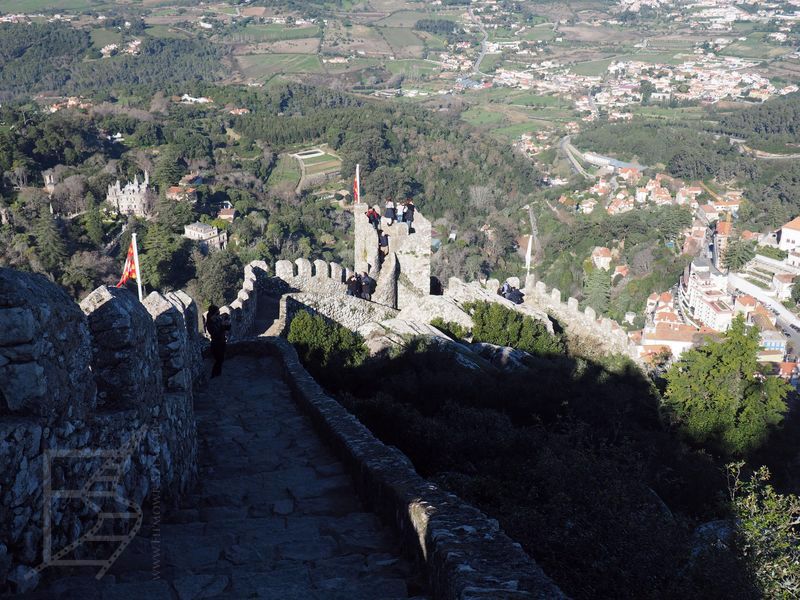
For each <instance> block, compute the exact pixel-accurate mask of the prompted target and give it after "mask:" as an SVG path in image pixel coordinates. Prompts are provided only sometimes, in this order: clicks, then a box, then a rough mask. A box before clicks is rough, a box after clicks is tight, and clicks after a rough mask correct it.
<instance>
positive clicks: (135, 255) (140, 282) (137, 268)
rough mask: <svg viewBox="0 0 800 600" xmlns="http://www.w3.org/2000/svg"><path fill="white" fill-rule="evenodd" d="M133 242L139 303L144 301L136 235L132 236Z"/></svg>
mask: <svg viewBox="0 0 800 600" xmlns="http://www.w3.org/2000/svg"><path fill="white" fill-rule="evenodd" d="M131 240H133V264H134V265H135V267H136V287H137V288H138V289H139V302H141V301H142V270H141V269H140V268H139V248H138V246H137V245H136V234H135V233H132V234H131Z"/></svg>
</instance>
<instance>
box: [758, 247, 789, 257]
mask: <svg viewBox="0 0 800 600" xmlns="http://www.w3.org/2000/svg"><path fill="white" fill-rule="evenodd" d="M756 254H760V255H761V256H766V257H767V258H774V259H775V260H784V259H785V258H786V257H787V256H789V253H788V252H787V251H786V250H781V249H780V248H773V247H772V246H756Z"/></svg>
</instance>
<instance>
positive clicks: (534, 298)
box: [525, 275, 641, 363]
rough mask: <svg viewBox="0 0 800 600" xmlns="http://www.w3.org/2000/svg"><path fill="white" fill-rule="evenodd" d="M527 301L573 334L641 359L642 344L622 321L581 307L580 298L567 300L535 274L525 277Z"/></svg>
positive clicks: (610, 351) (616, 351) (600, 345)
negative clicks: (630, 336) (637, 342)
mask: <svg viewBox="0 0 800 600" xmlns="http://www.w3.org/2000/svg"><path fill="white" fill-rule="evenodd" d="M525 304H528V305H531V306H535V307H537V308H540V309H542V310H545V311H547V312H549V313H550V314H552V315H553V317H555V318H556V319H558V321H559V323H560V324H561V325H562V326H563V327H564V328H565V329H566V331H567V333H568V334H569V335H571V336H574V337H575V338H577V339H581V338H589V339H590V340H591V341H592V342H594V344H596V345H597V347H599V348H600V349H601V350H602V351H603V352H605V353H608V354H623V355H625V356H627V357H629V358H630V359H631V360H633V361H634V362H636V363H640V362H641V359H640V358H639V351H638V347H637V346H636V344H634V343H633V342H632V341H631V340H630V338H629V337H628V334H627V333H626V332H625V330H624V329H623V328H622V327H620V325H619V323H617V322H616V321H613V320H611V319H608V318H605V317H602V318H598V317H597V313H596V312H595V310H594V309H593V308H592V307H590V306H587V307H586V308H585V309H584V310H581V309H580V303H579V302H578V300H577V299H576V298H568V299H567V301H566V302H564V301H563V300H562V299H561V291H560V290H558V289H556V288H553V289H551V290H548V289H547V286H546V285H545V283H544V282H543V281H536V277H535V276H534V275H529V276H528V277H527V279H526V281H525Z"/></svg>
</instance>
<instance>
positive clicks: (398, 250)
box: [353, 203, 432, 310]
mask: <svg viewBox="0 0 800 600" xmlns="http://www.w3.org/2000/svg"><path fill="white" fill-rule="evenodd" d="M366 210H367V205H366V204H363V203H361V204H356V205H354V206H353V213H354V222H355V269H356V271H358V272H362V271H367V272H368V273H369V274H370V275H371V276H372V277H374V278H376V279H378V277H379V275H378V273H379V270H380V269H379V268H378V266H377V264H378V235H377V233H376V231H375V228H374V227H372V225H370V224H369V220H368V219H367V216H366ZM381 229H382V230H383V231H384V232H385V233H386V234H388V236H389V254H390V255H392V254H393V255H394V256H395V257H396V259H397V265H396V268H397V278H396V282H397V306H392V308H399V309H400V310H402V309H403V308H405V307H406V306H409V305H411V304H413V303H415V302H417V301H418V300H419V299H420V298H424V297H426V296H429V295H430V293H431V254H432V251H431V223H430V221H428V220H427V219H426V218H425V217H424V216H423V215H422V214H421V213H420V212H419V210H417V211H415V212H414V222H413V225H412V233H409V231H408V225H407V224H406V223H394V224H392V225H388V224H387V223H386V222H385V220H384V221H383V222H382V224H381ZM387 297H390V295H388V294H387Z"/></svg>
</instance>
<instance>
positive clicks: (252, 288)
mask: <svg viewBox="0 0 800 600" xmlns="http://www.w3.org/2000/svg"><path fill="white" fill-rule="evenodd" d="M268 278H269V271H268V267H267V263H265V262H264V261H263V260H255V261H253V262H251V263H249V264H248V265H247V266H245V268H244V281H243V282H242V289H240V290H239V293H238V294H237V296H236V299H235V300H234V301H233V302H231V303H230V304H228V305H226V306H223V307H221V308H220V313H223V314H227V315H229V316H230V320H231V330H230V333H229V334H228V339H229V341H232V342H235V341H238V340H242V339H244V338H246V337H248V336H249V335H250V334H251V332H252V330H253V323H255V319H256V313H257V312H258V292H259V291H260V290H261V289H262V288H264V287H265V286H266V285H267V279H268Z"/></svg>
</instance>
